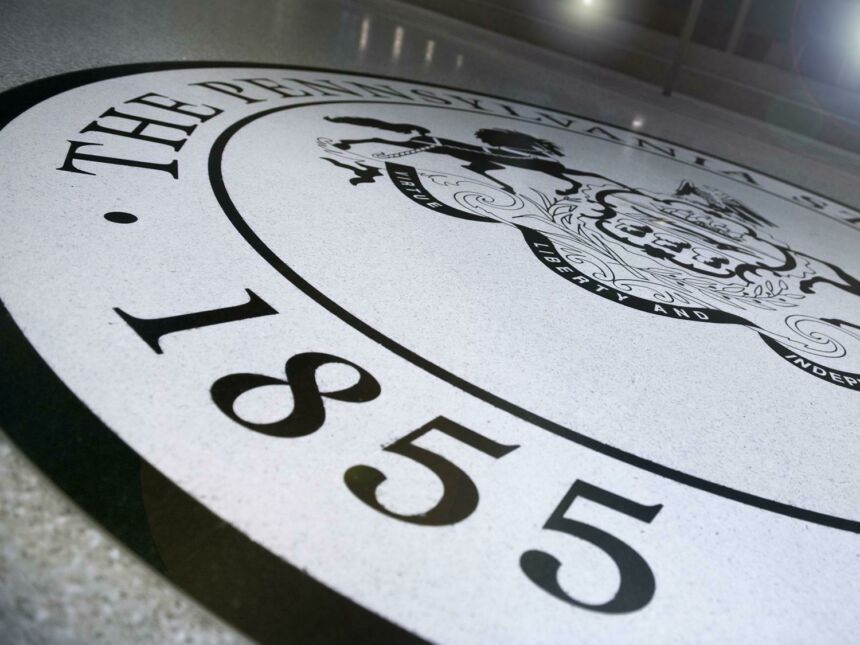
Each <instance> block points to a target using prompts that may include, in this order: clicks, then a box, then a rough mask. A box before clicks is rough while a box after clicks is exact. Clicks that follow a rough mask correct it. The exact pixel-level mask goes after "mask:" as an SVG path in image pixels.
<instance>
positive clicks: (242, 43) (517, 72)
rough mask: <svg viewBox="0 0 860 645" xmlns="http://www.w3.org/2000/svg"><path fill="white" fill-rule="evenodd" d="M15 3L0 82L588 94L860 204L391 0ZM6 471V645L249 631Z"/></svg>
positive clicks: (605, 111) (843, 179) (816, 166)
mask: <svg viewBox="0 0 860 645" xmlns="http://www.w3.org/2000/svg"><path fill="white" fill-rule="evenodd" d="M3 14H4V18H3V20H0V60H2V61H3V62H2V64H0V90H4V89H8V88H10V87H13V86H15V85H18V84H20V83H24V82H26V81H30V80H34V79H38V78H41V77H44V76H47V75H52V74H58V73H62V72H67V71H72V70H77V69H84V68H89V67H96V66H102V65H109V64H120V63H130V62H150V61H170V60H229V61H254V62H271V63H283V64H298V65H312V66H320V67H333V68H341V69H351V70H361V71H366V72H369V73H376V74H387V75H394V76H403V77H412V78H415V79H418V80H424V81H430V82H437V83H443V84H448V85H456V86H462V87H464V88H468V89H473V90H479V91H486V92H493V93H498V94H503V95H506V96H510V97H512V98H515V99H520V100H524V101H531V102H536V103H540V104H545V105H551V106H555V107H558V108H561V109H565V108H567V107H571V106H573V105H574V104H575V111H577V112H579V113H581V114H585V115H588V116H593V117H597V118H600V119H602V120H605V121H609V122H613V123H617V124H620V125H625V126H630V125H631V124H632V123H633V122H634V121H639V122H641V124H642V127H646V128H647V131H648V133H649V134H652V135H656V136H662V137H666V138H669V139H673V140H677V141H682V142H684V143H685V144H687V145H689V146H692V147H696V148H700V149H703V150H707V151H708V152H710V153H713V154H716V155H720V156H725V157H730V158H732V159H733V160H735V161H738V162H740V163H743V164H747V165H751V166H755V167H757V168H759V169H761V170H763V171H765V172H769V173H773V174H777V175H779V176H780V177H781V178H783V179H786V180H788V181H791V182H793V183H796V184H799V185H801V186H803V187H805V188H809V189H811V190H815V191H819V192H822V193H824V194H827V195H829V196H831V197H833V198H836V199H840V200H842V201H845V202H848V203H849V204H852V205H855V206H858V205H860V187H858V184H857V181H856V177H857V176H858V172H860V159H858V157H856V156H854V155H851V154H849V153H846V152H842V151H839V150H836V149H833V148H829V147H827V146H825V145H822V144H818V143H815V142H811V141H808V140H805V139H803V138H802V137H799V136H796V135H793V134H791V133H788V132H785V131H782V130H778V129H775V128H772V127H770V126H768V125H767V124H765V123H761V122H758V121H753V120H751V119H747V118H745V117H743V116H740V115H737V114H732V113H727V112H725V111H722V110H720V109H717V108H713V107H710V106H707V105H704V104H702V103H699V102H697V101H694V100H691V99H687V98H685V97H683V96H676V97H674V98H673V99H671V100H667V99H664V98H663V97H662V96H661V95H660V92H659V88H656V87H651V86H647V85H644V84H642V83H639V82H637V81H633V80H630V79H627V78H625V77H621V76H618V75H615V74H611V73H608V72H606V71H603V70H600V69H597V68H593V67H590V66H588V65H584V64H582V63H579V62H577V61H573V60H570V59H567V58H564V57H561V56H558V55H555V54H549V53H547V52H544V51H542V50H540V49H538V48H535V47H532V46H526V45H523V44H521V43H518V42H515V41H512V40H510V39H506V38H504V37H499V36H496V35H493V34H491V33H489V32H485V31H482V30H479V29H475V28H473V27H469V26H467V25H463V24H460V23H457V22H454V21H451V20H448V19H445V18H442V17H438V16H435V15H433V14H430V13H427V12H424V11H420V10H415V9H412V8H409V7H406V6H402V5H398V4H396V3H393V2H385V1H382V0H368V1H365V2H358V1H355V2H346V1H343V2H338V1H334V0H312V1H311V0H308V1H305V2H300V1H288V0H261V1H260V2H255V3H253V5H252V4H250V3H240V2H228V1H226V0H215V1H212V2H205V1H203V0H193V1H187V2H177V1H175V0H154V1H151V2H134V1H133V0H122V1H118V2H110V3H103V2H97V1H96V0H82V1H81V2H74V3H73V2H60V1H50V0H5V1H4V3H3ZM429 42H432V43H433V45H432V47H431V46H430V45H429V44H428V43H429ZM398 43H399V44H398ZM428 48H431V49H432V56H428V54H427V52H428ZM0 479H2V486H0V625H2V627H0V630H2V632H3V637H2V640H3V641H4V642H12V643H18V642H34V643H35V642H63V643H66V642H69V643H76V642H105V643H129V642H177V643H178V642H192V643H194V642H199V643H204V642H206V643H221V642H224V643H227V642H241V637H239V636H238V635H236V634H235V633H234V632H233V631H232V630H230V629H229V628H226V627H224V626H223V625H222V624H221V623H219V622H218V621H217V620H216V619H214V618H212V617H211V616H210V615H209V614H207V613H206V612H204V611H203V610H201V609H199V608H198V607H197V606H196V605H195V604H194V603H193V602H190V601H189V600H188V599H186V598H185V597H184V596H182V595H181V594H178V593H177V592H175V591H174V590H173V589H172V588H170V587H169V586H167V585H165V584H164V582H163V581H162V580H161V579H160V578H158V577H157V576H156V575H155V574H153V573H151V572H149V571H148V570H146V569H145V567H144V566H143V565H141V564H140V562H139V561H137V560H136V558H134V557H133V556H131V555H129V554H128V553H127V552H126V551H125V550H124V548H121V547H118V546H117V545H116V544H115V543H114V541H113V540H112V538H110V537H108V536H106V535H104V534H103V533H102V532H101V531H100V530H99V529H98V528H97V527H95V526H94V525H93V524H91V522H90V521H89V520H88V519H87V518H85V517H83V516H82V515H81V514H80V513H79V512H78V511H77V510H76V509H75V507H74V506H73V505H72V504H71V503H70V502H69V501H68V500H67V499H66V498H65V497H64V496H63V495H62V494H60V493H59V492H57V490H56V489H55V488H53V486H52V485H50V484H49V483H47V482H46V481H45V480H44V479H43V478H42V476H41V475H39V474H37V473H36V472H34V470H33V469H32V467H31V466H30V465H29V464H28V463H27V462H26V461H25V459H24V458H23V457H21V456H20V454H19V453H18V452H17V449H15V448H14V447H13V446H11V445H10V444H9V442H8V440H6V439H5V437H3V438H2V441H0Z"/></svg>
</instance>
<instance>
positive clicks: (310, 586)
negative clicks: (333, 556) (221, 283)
mask: <svg viewBox="0 0 860 645" xmlns="http://www.w3.org/2000/svg"><path fill="white" fill-rule="evenodd" d="M223 67H249V68H279V69H284V68H286V69H298V68H296V67H292V66H285V65H263V64H259V63H243V62H214V61H200V62H185V61H183V62H167V63H133V64H126V65H114V66H108V67H99V68H92V69H86V70H79V71H74V72H67V73H63V74H58V75H55V76H49V77H46V78H43V79H38V80H35V81H31V82H29V83H26V84H24V85H20V86H18V87H14V88H11V89H8V90H5V91H4V92H2V93H0V130H2V129H3V128H5V127H6V126H7V125H8V124H9V123H10V122H12V121H13V120H14V119H15V118H16V117H17V116H18V115H20V114H22V113H24V112H25V111H27V110H28V109H30V108H31V107H34V106H35V105H37V104H38V103H41V102H42V101H45V100H47V99H49V98H51V97H53V96H56V95H58V94H61V93H62V92H66V91H68V90H72V89H75V88H78V87H82V86H84V85H88V84H90V83H96V82H99V81H104V80H108V79H112V78H117V77H121V76H128V75H132V74H140V73H146V72H156V71H166V70H173V69H192V68H201V69H205V68H223ZM311 69H312V68H311ZM320 71H324V70H320ZM0 432H3V433H4V434H6V435H7V436H8V437H9V438H10V439H11V440H12V441H13V443H14V444H15V445H16V446H17V447H18V449H19V450H21V451H22V452H23V453H24V454H25V455H26V456H27V458H28V459H29V460H30V461H31V462H32V463H33V464H35V465H36V466H37V467H38V468H39V469H40V470H41V471H42V472H43V473H44V474H46V475H47V476H48V477H49V479H50V480H51V484H53V485H54V486H56V490H57V491H58V492H60V493H61V494H62V495H63V496H65V497H67V498H68V499H70V500H71V501H72V502H73V503H74V504H75V505H77V506H78V507H79V508H80V509H81V510H83V511H84V512H85V513H87V514H88V515H89V516H90V517H91V518H93V519H94V520H95V521H96V522H97V523H98V524H100V525H101V526H102V527H103V528H104V529H105V530H107V531H108V532H109V533H110V534H112V536H113V537H114V538H116V539H117V540H119V541H120V542H121V543H122V544H123V545H124V546H125V547H126V548H128V549H129V550H130V551H131V552H132V554H133V555H134V557H136V558H139V559H140V560H142V561H143V562H145V563H146V564H147V565H149V567H151V568H152V569H154V570H155V571H156V572H157V573H159V574H160V575H162V576H163V577H164V578H166V579H167V580H168V581H170V582H171V583H172V584H174V585H175V586H176V587H178V588H179V589H181V590H182V591H183V592H185V593H186V594H188V595H190V596H191V597H192V598H194V599H195V600H196V601H197V602H199V603H200V604H202V605H203V606H205V607H207V608H208V609H209V610H210V611H212V612H213V613H214V614H216V615H217V616H219V617H220V618H221V619H222V620H225V621H227V622H229V623H231V624H232V625H233V626H234V627H235V628H237V629H238V630H240V631H242V632H244V633H245V634H247V635H249V636H250V637H251V638H254V639H255V640H259V641H261V642H285V641H286V642H313V643H326V644H328V643H332V644H334V643H342V642H345V640H347V639H352V638H357V639H358V640H360V641H361V642H396V643H425V642H426V641H425V640H424V639H422V638H420V637H419V636H417V635H415V634H413V633H411V632H409V631H408V630H407V629H405V628H403V627H401V626H400V625H398V624H396V623H394V622H393V621H390V620H388V619H386V618H383V617H382V616H380V615H378V614H376V613H374V612H372V611H370V610H369V609H366V608H365V607H363V606H362V605H360V604H358V603H357V602H355V601H354V600H352V599H350V598H348V597H347V596H345V595H343V594H340V593H339V592H337V591H335V590H333V589H331V588H329V587H327V586H326V585H324V584H323V583H321V582H319V581H317V580H316V579H314V578H313V577H311V576H310V575H308V574H307V573H305V572H304V571H303V570H301V569H298V568H297V567H295V566H293V565H291V564H290V563H289V562H287V561H286V560H283V559H282V558H280V557H278V556H276V555H274V554H273V553H272V552H270V551H268V550H267V549H265V548H263V547H261V546H259V545H257V544H256V543H254V542H253V541H251V540H250V539H249V538H248V537H247V536H245V534H244V533H242V532H241V531H239V530H238V529H236V528H235V527H233V526H232V525H230V524H229V523H227V522H224V521H223V520H221V518H219V517H218V516H216V515H214V514H213V513H212V512H211V511H209V510H208V509H207V508H206V507H205V506H203V505H202V504H200V503H199V502H197V501H196V500H195V499H194V498H192V497H190V496H189V495H187V493H185V492H184V491H182V490H181V489H180V488H178V487H177V486H176V485H175V484H173V483H172V482H171V481H170V480H169V478H167V477H166V476H165V475H164V474H163V473H161V471H159V470H158V469H157V468H155V467H154V466H153V465H152V464H150V463H149V462H147V461H146V460H145V459H143V458H142V457H141V456H140V455H139V454H138V453H137V452H136V451H135V450H134V449H132V448H131V446H129V445H128V444H127V443H126V442H125V441H123V440H122V439H121V438H120V437H119V436H118V435H117V434H116V433H114V432H113V431H112V430H111V429H110V428H108V426H107V425H106V424H105V423H104V422H103V421H102V420H101V419H100V418H99V417H98V416H97V415H96V414H95V413H94V412H93V411H92V410H90V409H89V408H88V407H87V405H86V404H85V403H84V402H83V401H81V400H80V399H79V398H78V397H77V396H76V395H75V394H74V392H72V391H71V390H70V389H69V388H68V386H66V384H65V383H64V382H63V381H62V380H61V379H60V378H59V376H58V375H57V374H56V373H54V371H53V370H52V369H51V367H50V365H48V363H47V362H46V361H45V360H44V358H43V357H42V356H41V355H40V354H39V353H38V351H37V350H36V349H35V348H34V347H33V346H32V345H31V344H30V342H29V341H28V340H27V338H26V336H25V335H24V333H23V331H22V330H21V328H20V327H18V325H17V323H16V322H15V321H14V319H13V318H12V316H11V314H10V313H9V311H8V309H7V308H6V306H5V304H4V303H3V301H2V299H0ZM147 471H148V472H149V473H152V474H153V475H154V476H155V477H156V478H158V479H160V480H162V481H163V485H164V486H165V492H167V493H168V494H169V495H170V497H171V498H172V500H171V501H172V503H173V504H174V505H175V506H176V507H178V508H179V509H181V511H182V513H183V514H185V513H191V514H195V515H197V516H198V517H199V518H200V521H201V526H200V527H199V528H200V529H201V530H195V533H194V534H193V536H192V539H198V538H199V539H200V540H212V539H213V538H214V539H215V541H220V542H224V541H227V542H229V543H230V545H231V548H236V549H238V552H237V551H232V550H231V551H223V552H221V553H219V558H218V559H213V560H211V561H207V562H202V563H201V562H199V561H198V562H196V564H197V565H198V566H199V567H200V568H201V569H205V570H203V571H201V573H200V577H201V579H205V578H206V577H207V576H209V577H217V576H219V575H220V574H221V573H222V571H223V570H224V569H225V568H226V567H224V566H223V564H224V563H225V562H228V561H230V560H232V559H234V558H235V557H237V555H239V556H246V559H248V560H250V561H251V562H253V563H254V566H255V567H256V568H255V569H253V570H248V571H246V572H243V573H246V574H247V575H246V576H245V578H244V579H242V580H240V581H237V582H239V583H241V586H242V588H243V591H244V592H247V593H248V596H247V597H246V596H243V597H242V598H241V599H240V602H238V603H236V602H234V600H235V598H233V597H228V596H221V595H219V592H218V591H214V590H209V589H207V588H205V586H202V587H201V585H199V584H197V585H195V584H194V583H193V582H189V580H188V579H187V572H184V573H185V575H186V578H184V579H180V578H178V577H174V576H173V575H172V574H171V571H170V570H169V569H168V567H167V566H166V565H165V562H164V560H163V559H162V557H161V555H160V553H159V548H158V545H157V542H156V540H155V537H154V534H153V532H152V529H151V527H150V520H149V517H148V510H147V505H146V502H145V501H144V493H143V484H142V481H141V480H142V477H143V476H144V473H145V472H147ZM151 477H152V475H150V478H151ZM46 484H47V482H46ZM159 510H160V509H159ZM255 572H256V573H263V574H264V579H265V583H263V584H261V583H258V581H257V580H256V576H255ZM180 575H181V574H180ZM273 585H277V586H274V587H273ZM279 594H281V597H289V596H290V595H293V596H297V597H301V598H305V599H306V600H307V603H306V604H302V603H297V604H296V605H288V606H284V607H282V608H279V611H278V613H277V614H274V615H273V614H270V617H272V619H273V620H272V623H273V624H266V625H260V624H259V621H256V620H254V618H256V617H257V614H256V613H255V609H256V607H255V606H256V604H257V602H258V601H259V602H260V603H263V604H269V605H271V603H272V597H273V596H275V597H278V596H279Z"/></svg>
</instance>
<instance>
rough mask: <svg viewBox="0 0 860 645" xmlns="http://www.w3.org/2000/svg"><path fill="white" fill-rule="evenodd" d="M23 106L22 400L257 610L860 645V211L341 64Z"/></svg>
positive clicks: (121, 526) (691, 153)
mask: <svg viewBox="0 0 860 645" xmlns="http://www.w3.org/2000/svg"><path fill="white" fill-rule="evenodd" d="M4 105H5V106H6V107H5V109H4V113H3V118H2V125H3V129H2V130H0V167H2V173H0V177H2V182H3V185H2V190H3V194H4V195H6V197H7V198H6V208H5V209H4V210H3V212H2V214H0V217H2V224H3V231H4V235H3V237H2V240H0V256H2V267H3V271H2V274H0V298H2V302H3V305H4V309H3V316H2V329H0V333H2V336H0V340H2V342H3V347H4V352H3V356H2V363H3V366H2V368H3V370H2V371H3V380H2V382H0V387H2V395H3V400H4V401H6V402H8V403H7V404H5V405H4V406H3V409H2V411H0V424H2V427H3V428H4V429H5V430H6V431H7V432H8V433H10V435H11V436H12V437H13V439H14V440H15V441H16V442H17V443H18V444H19V445H20V446H21V447H22V448H23V449H24V450H25V451H26V452H27V453H28V454H29V455H30V456H31V457H32V458H33V459H34V461H36V463H37V464H39V465H40V467H42V468H43V469H45V470H46V471H47V472H48V473H49V474H50V475H51V476H52V477H53V478H54V479H55V480H56V481H57V482H58V483H59V484H60V485H61V486H62V487H63V488H64V489H65V490H67V491H69V493H70V494H71V495H72V496H73V498H75V499H76V500H77V501H78V502H79V503H80V504H81V505H82V506H83V507H84V508H85V509H86V510H87V511H89V512H90V513H92V514H93V515H95V516H96V517H97V519H99V520H100V521H101V522H102V523H104V524H105V525H106V526H107V527H108V528H109V529H110V530H112V531H113V532H114V533H116V534H117V535H118V536H119V537H120V538H122V539H123V540H124V541H125V542H126V543H128V544H129V545H130V546H131V547H132V548H133V549H134V550H135V551H136V552H137V553H139V554H140V555H141V556H142V557H144V558H145V559H147V561H149V562H150V563H151V564H152V565H153V566H155V567H157V568H158V569H160V570H161V571H163V572H164V573H165V574H166V575H167V576H168V577H169V578H170V579H172V580H173V581H174V582H176V583H177V584H179V585H180V586H182V587H183V588H185V589H187V590H188V591H190V592H191V593H192V594H193V595H194V596H195V597H197V598H198V599H199V600H201V601H202V602H203V603H205V604H207V605H208V606H210V607H212V608H213V609H214V610H215V611H216V612H218V613H219V614H221V615H222V616H224V617H226V618H227V619H228V620H231V621H233V622H234V623H235V624H237V625H238V626H239V627H240V628H242V629H244V630H246V631H247V632H248V633H250V634H251V635H253V636H255V637H256V638H259V639H261V640H264V641H269V640H278V639H279V638H283V633H284V630H290V633H294V634H298V635H301V637H302V638H303V639H306V640H317V641H323V640H331V641H337V640H343V639H346V638H355V637H361V638H365V639H367V640H397V641H407V640H422V639H427V640H431V641H442V642H449V641H450V642H455V641H457V642H500V641H508V642H536V641H537V642H568V641H569V639H570V634H571V633H578V634H582V638H583V640H586V641H588V642H617V641H618V640H619V639H622V638H624V635H625V634H629V633H630V630H631V629H637V630H641V631H640V632H639V633H643V634H651V635H653V637H654V638H657V637H658V636H657V634H661V635H662V636H660V637H659V638H663V637H665V638H666V639H667V640H671V641H683V640H685V639H688V638H690V637H691V634H692V635H694V636H692V637H693V638H694V639H698V637H699V636H701V635H702V634H704V633H705V632H704V631H701V630H706V631H707V633H708V634H710V635H711V636H709V637H712V638H714V639H716V640H728V639H733V640H736V639H750V638H752V635H753V634H756V635H759V636H760V635H761V634H762V633H764V632H766V634H767V635H769V636H771V637H772V638H775V639H778V638H779V637H780V635H782V636H785V635H787V634H792V635H793V637H794V636H796V635H797V634H805V635H808V636H809V637H815V638H820V637H822V635H824V637H826V638H832V639H834V640H835V639H837V638H840V637H842V638H847V635H848V634H850V633H854V632H853V631H852V630H854V629H856V627H857V619H856V617H855V616H854V615H853V613H854V612H850V611H846V609H845V604H844V598H846V597H848V598H857V596H858V594H860V590H858V587H857V583H856V576H853V575H851V571H852V566H853V567H854V568H856V556H857V549H856V546H857V545H856V533H858V532H860V517H858V516H857V508H858V502H860V498H858V480H857V474H856V464H857V460H858V457H860V454H858V442H857V440H856V436H855V435H856V432H855V426H856V417H857V412H858V410H860V408H858V395H857V392H858V390H860V261H858V254H857V252H856V250H857V248H858V243H860V212H858V211H856V210H854V209H852V208H850V207H848V206H846V205H843V204H839V203H837V202H835V201H833V200H831V199H828V198H826V197H823V196H820V195H817V194H814V193H811V192H809V191H807V190H804V189H801V188H798V187H796V186H793V185H790V184H788V183H786V182H783V181H781V180H779V179H777V178H775V177H772V176H769V175H767V174H765V173H763V172H761V171H759V170H756V169H753V168H746V167H742V166H739V165H737V164H735V163H732V162H730V161H727V160H724V159H720V158H717V157H713V156H711V155H708V154H707V153H705V152H701V151H698V150H694V149H691V148H688V147H686V146H684V145H681V144H679V143H674V142H669V141H665V140H662V139H658V138H655V137H652V136H649V135H648V134H647V133H644V132H639V131H637V132H633V131H629V130H626V129H624V128H620V127H617V126H614V125H611V124H607V123H603V122H600V121H598V120H595V119H593V118H587V117H585V116H578V115H575V114H570V113H568V112H565V111H560V110H557V109H551V108H548V107H542V106H535V105H530V104H525V103H521V102H516V101H512V100H508V99H506V98H503V97H495V96H488V95H484V94H478V93H474V92H469V91H464V90H461V89H456V88H448V87H440V86H431V85H426V84H422V83H416V82H413V81H409V80H403V79H392V78H381V77H371V76H366V75H359V74H354V73H347V72H339V71H332V70H319V69H307V68H286V67H273V66H257V65H247V64H226V63H224V64H196V63H182V64H164V65H140V66H127V67H118V68H106V69H102V70H93V71H88V72H81V73H76V74H70V75H65V76H60V77H56V78H52V79H46V80H44V81H39V82H37V83H35V84H32V85H29V86H25V87H22V88H18V89H16V90H13V91H11V92H9V93H7V94H6V95H5V96H4ZM567 107H572V109H574V110H575V106H567ZM189 553H191V554H192V555H189ZM714 562H720V563H722V564H720V566H715V565H714ZM812 579H818V580H823V581H825V582H826V584H824V585H823V586H822V585H816V586H814V587H813V586H812V585H811V584H810V580H812ZM777 588H778V589H779V590H780V592H779V593H775V592H774V589H777ZM822 589H824V591H822ZM837 599H839V601H838V602H837ZM718 604H719V606H721V607H723V609H721V611H720V612H713V611H710V610H708V611H706V610H705V609H702V608H706V607H708V606H712V607H714V606H717V605H718ZM811 606H814V607H815V612H810V611H808V608H809V607H811ZM718 614H719V615H718ZM694 615H695V616H696V617H695V619H691V618H690V616H694ZM725 615H729V616H731V617H732V620H721V619H720V616H725ZM685 617H686V618H685Z"/></svg>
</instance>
